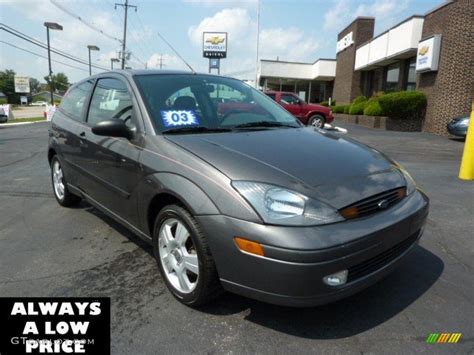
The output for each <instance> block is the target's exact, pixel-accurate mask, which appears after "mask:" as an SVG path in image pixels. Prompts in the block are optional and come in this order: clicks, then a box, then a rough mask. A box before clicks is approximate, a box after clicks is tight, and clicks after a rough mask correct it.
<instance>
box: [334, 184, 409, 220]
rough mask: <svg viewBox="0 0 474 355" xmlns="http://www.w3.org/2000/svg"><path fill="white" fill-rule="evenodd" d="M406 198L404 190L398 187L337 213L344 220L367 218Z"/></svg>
mask: <svg viewBox="0 0 474 355" xmlns="http://www.w3.org/2000/svg"><path fill="white" fill-rule="evenodd" d="M405 196H406V188H405V187H399V188H396V189H393V190H389V191H385V192H382V193H379V194H377V195H373V196H370V197H368V198H365V199H363V200H360V201H359V202H356V203H354V204H352V205H349V206H347V207H344V208H342V209H341V210H339V213H340V214H341V215H342V216H343V217H344V218H346V219H352V218H357V217H363V216H368V215H370V214H372V213H375V212H379V211H382V210H384V209H387V208H388V207H390V206H392V205H394V204H396V203H397V202H398V201H400V200H401V199H402V198H404V197H405Z"/></svg>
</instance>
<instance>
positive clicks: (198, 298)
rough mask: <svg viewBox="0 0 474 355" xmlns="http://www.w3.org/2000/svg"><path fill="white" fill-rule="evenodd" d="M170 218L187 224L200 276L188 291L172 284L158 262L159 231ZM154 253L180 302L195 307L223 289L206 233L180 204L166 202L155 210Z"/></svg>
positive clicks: (212, 297)
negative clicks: (182, 290) (158, 209)
mask: <svg viewBox="0 0 474 355" xmlns="http://www.w3.org/2000/svg"><path fill="white" fill-rule="evenodd" d="M170 219H176V220H178V221H179V222H181V223H182V224H183V225H184V226H185V227H186V229H187V230H188V231H189V235H190V238H191V239H192V242H193V244H194V248H195V252H196V254H197V256H198V265H199V276H198V277H197V281H196V282H197V283H196V286H195V288H194V290H192V291H191V292H190V293H183V292H180V290H178V289H177V288H176V287H174V286H173V285H172V283H171V282H170V281H169V279H168V276H167V275H166V273H165V270H164V269H163V265H162V262H161V258H160V247H159V233H160V229H161V226H162V224H163V223H164V222H165V221H168V220H170ZM153 253H154V255H155V259H156V262H157V264H158V268H159V270H160V273H161V276H162V278H163V280H164V282H165V284H166V286H167V287H168V289H169V290H170V292H171V293H172V294H173V296H174V297H175V298H176V299H177V300H178V301H179V302H181V303H183V304H185V305H187V306H191V307H197V306H201V305H204V304H206V303H209V302H211V301H213V300H214V299H216V298H217V297H219V296H220V295H221V294H222V293H223V289H222V286H221V284H220V282H219V277H218V274H217V270H216V265H215V263H214V259H213V257H212V254H211V251H210V248H209V245H208V243H207V240H206V237H205V236H204V233H203V231H202V230H201V227H200V226H199V224H198V223H197V221H196V220H195V219H194V217H193V216H192V215H191V214H190V213H189V212H188V211H187V210H186V209H185V208H183V207H182V206H179V205H169V206H166V207H164V208H163V209H162V210H161V211H160V212H159V213H158V216H157V217H156V220H155V224H154V228H153Z"/></svg>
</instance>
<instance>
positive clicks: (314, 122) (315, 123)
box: [311, 117, 324, 128]
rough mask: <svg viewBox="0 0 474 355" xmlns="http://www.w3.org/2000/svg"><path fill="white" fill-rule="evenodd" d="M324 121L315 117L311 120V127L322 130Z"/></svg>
mask: <svg viewBox="0 0 474 355" xmlns="http://www.w3.org/2000/svg"><path fill="white" fill-rule="evenodd" d="M323 125H324V121H323V119H322V118H320V117H317V118H312V119H311V126H313V127H317V128H323Z"/></svg>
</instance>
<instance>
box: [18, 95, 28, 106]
mask: <svg viewBox="0 0 474 355" xmlns="http://www.w3.org/2000/svg"><path fill="white" fill-rule="evenodd" d="M20 104H22V105H28V97H27V96H20Z"/></svg>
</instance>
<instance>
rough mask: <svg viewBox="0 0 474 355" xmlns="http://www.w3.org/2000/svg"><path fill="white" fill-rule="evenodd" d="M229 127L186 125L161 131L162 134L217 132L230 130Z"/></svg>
mask: <svg viewBox="0 0 474 355" xmlns="http://www.w3.org/2000/svg"><path fill="white" fill-rule="evenodd" d="M230 131H232V130H231V129H230V128H208V127H204V126H186V127H179V128H171V129H167V130H165V131H163V132H161V133H163V134H176V133H178V134H181V133H217V132H230Z"/></svg>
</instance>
